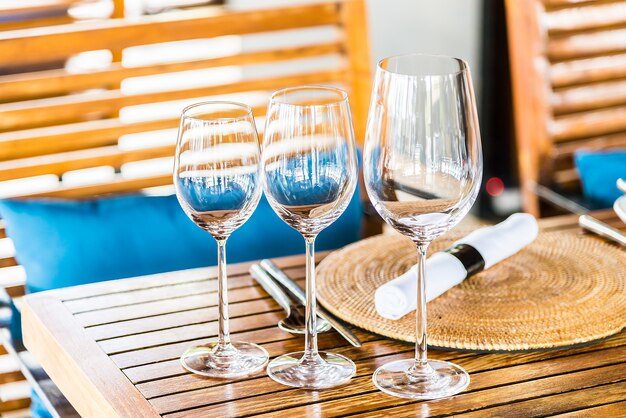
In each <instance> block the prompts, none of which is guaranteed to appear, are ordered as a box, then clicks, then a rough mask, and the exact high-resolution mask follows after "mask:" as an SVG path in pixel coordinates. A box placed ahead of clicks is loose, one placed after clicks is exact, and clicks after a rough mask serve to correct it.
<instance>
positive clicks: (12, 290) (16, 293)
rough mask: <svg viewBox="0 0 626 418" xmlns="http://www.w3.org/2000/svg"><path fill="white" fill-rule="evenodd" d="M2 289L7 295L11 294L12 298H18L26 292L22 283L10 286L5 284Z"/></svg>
mask: <svg viewBox="0 0 626 418" xmlns="http://www.w3.org/2000/svg"><path fill="white" fill-rule="evenodd" d="M4 290H5V291H6V292H7V294H8V295H9V296H11V298H12V299H15V298H20V297H22V296H24V295H25V294H26V289H25V288H24V283H20V284H12V285H10V286H6V287H5V288H4Z"/></svg>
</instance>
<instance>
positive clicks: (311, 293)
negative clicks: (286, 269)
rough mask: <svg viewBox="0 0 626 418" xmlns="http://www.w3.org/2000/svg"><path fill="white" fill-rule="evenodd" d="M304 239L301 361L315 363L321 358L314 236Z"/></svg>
mask: <svg viewBox="0 0 626 418" xmlns="http://www.w3.org/2000/svg"><path fill="white" fill-rule="evenodd" d="M305 241H306V315H305V318H306V332H305V334H304V350H305V351H304V357H302V360H301V362H302V363H317V362H319V361H320V360H321V359H320V357H319V354H318V350H317V302H316V299H315V236H309V237H305Z"/></svg>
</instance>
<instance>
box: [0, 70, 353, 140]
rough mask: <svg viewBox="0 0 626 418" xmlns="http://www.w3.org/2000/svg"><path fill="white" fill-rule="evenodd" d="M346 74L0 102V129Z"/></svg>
mask: <svg viewBox="0 0 626 418" xmlns="http://www.w3.org/2000/svg"><path fill="white" fill-rule="evenodd" d="M345 76H346V75H345V71H341V70H330V71H321V72H312V73H304V74H297V75H290V76H283V77H275V78H263V79H254V80H244V81H239V82H234V83H228V84H221V85H216V86H209V87H196V88H190V89H183V90H173V91H163V92H156V93H145V94H137V95H124V94H123V93H122V92H121V91H119V90H112V91H106V92H102V93H100V94H97V95H93V96H91V95H73V96H64V97H56V98H50V99H39V100H29V101H25V102H17V103H9V104H2V105H0V130H9V129H26V128H30V127H39V126H44V125H48V124H63V123H71V122H77V121H80V119H81V118H84V117H85V116H86V115H85V109H89V115H91V116H90V117H93V118H97V117H100V118H101V117H102V116H106V115H111V114H113V113H116V112H117V111H119V110H120V109H121V108H122V107H125V106H133V105H141V104H149V103H156V102H165V101H171V100H182V99H190V98H193V97H205V96H214V95H222V94H229V93H241V92H246V91H259V90H270V91H271V90H275V89H279V88H282V87H289V86H297V85H303V84H320V83H336V82H341V81H344V80H345ZM44 110H45V111H44ZM181 110H182V109H181Z"/></svg>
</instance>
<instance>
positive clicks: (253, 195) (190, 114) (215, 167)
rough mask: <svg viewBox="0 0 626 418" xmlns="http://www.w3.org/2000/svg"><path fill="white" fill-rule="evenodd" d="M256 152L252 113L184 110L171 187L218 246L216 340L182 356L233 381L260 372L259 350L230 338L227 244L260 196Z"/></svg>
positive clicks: (214, 105)
mask: <svg viewBox="0 0 626 418" xmlns="http://www.w3.org/2000/svg"><path fill="white" fill-rule="evenodd" d="M260 170H261V166H260V149H259V142H258V138H257V132H256V127H255V125H254V118H253V117H252V111H251V109H250V108H249V107H248V106H246V105H242V104H238V103H231V102H206V103H199V104H196V105H192V106H189V107H187V108H185V110H184V111H183V115H182V117H181V121H180V129H179V132H178V142H177V145H176V158H175V164H174V185H175V187H176V196H177V197H178V201H179V202H180V205H181V206H182V208H183V210H184V211H185V213H186V214H187V216H189V218H191V219H192V220H193V221H194V222H195V223H196V224H197V225H198V226H199V227H200V228H202V229H204V230H205V231H207V232H208V233H210V234H211V235H212V236H213V237H214V238H215V240H216V241H217V244H218V246H217V248H218V278H217V281H218V295H219V323H218V338H217V340H216V341H211V342H209V343H207V344H204V345H202V346H198V347H192V348H190V349H189V350H187V351H186V352H185V353H184V354H183V355H182V357H181V362H182V364H183V366H184V367H185V368H186V369H187V370H189V371H191V372H193V373H197V374H201V375H205V376H212V377H225V378H235V377H241V376H246V375H249V374H252V373H256V372H258V371H260V370H262V369H263V367H264V366H265V364H266V363H267V360H268V355H267V352H266V351H265V349H263V348H262V347H260V346H258V345H255V344H251V343H246V342H235V341H231V340H230V332H229V327H228V292H227V281H226V240H227V239H228V237H229V236H230V234H232V233H233V231H235V230H236V229H237V228H238V227H240V226H241V225H243V223H244V222H246V220H248V218H249V217H250V215H252V212H254V209H255V208H256V206H257V204H258V203H259V199H260V198H261V193H262V191H261V186H260Z"/></svg>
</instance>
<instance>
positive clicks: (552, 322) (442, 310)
mask: <svg viewBox="0 0 626 418" xmlns="http://www.w3.org/2000/svg"><path fill="white" fill-rule="evenodd" d="M457 229H458V228H457ZM463 229H464V228H461V230H458V231H457V230H455V231H453V232H452V234H448V235H446V236H444V237H442V238H440V239H438V240H436V241H434V242H433V244H432V245H431V247H430V249H429V253H433V252H435V251H439V250H442V249H445V248H447V247H449V246H450V245H451V244H452V243H453V242H454V241H455V240H456V239H458V238H459V237H460V236H464V235H465V234H467V232H468V231H467V230H463ZM416 258H417V252H416V249H415V247H414V245H413V243H412V242H411V241H409V240H408V239H406V238H405V237H403V236H400V235H397V234H393V235H379V236H376V237H372V238H369V239H366V240H363V241H360V242H358V243H355V244H351V245H349V246H347V247H344V248H343V249H341V250H338V251H336V252H333V253H332V254H330V255H329V256H328V257H326V259H324V260H323V261H322V263H321V264H320V265H319V267H318V270H317V289H318V299H319V301H320V303H321V304H322V305H324V307H326V308H327V309H328V310H329V311H331V312H332V313H334V314H335V315H336V316H338V317H339V318H341V319H343V320H344V321H346V322H348V323H351V324H353V325H356V326H357V327H359V328H363V329H365V330H368V331H371V332H374V333H376V334H379V335H383V336H386V337H390V338H393V339H396V340H402V341H411V342H414V341H415V314H414V313H410V314H408V315H406V316H404V317H403V318H401V319H399V320H397V321H392V320H388V319H385V318H383V317H381V316H379V315H378V314H377V313H376V309H375V308H374V291H375V290H376V288H377V287H378V286H380V285H382V284H383V283H385V282H386V281H388V280H391V279H392V278H395V277H397V276H399V275H400V274H402V273H404V272H405V271H407V270H408V269H409V268H410V267H411V266H412V265H413V264H415V263H416ZM625 327H626V252H625V251H624V250H621V249H620V248H617V247H616V246H613V245H610V244H607V243H604V242H602V241H600V240H598V239H593V238H589V237H585V236H584V235H580V234H576V233H574V232H566V231H555V232H542V233H541V234H540V235H539V237H538V238H537V240H536V241H535V242H533V243H532V244H531V245H529V246H528V247H526V248H525V249H524V250H522V251H520V252H519V253H517V254H516V255H514V256H512V257H510V258H508V259H507V260H504V261H502V262H500V263H498V264H496V265H495V266H493V267H491V268H490V269H488V270H486V271H484V272H482V273H480V274H477V275H475V276H473V277H471V278H469V279H467V280H465V281H464V282H463V283H461V284H460V285H458V286H456V287H454V288H452V289H450V290H449V291H447V292H446V293H444V294H443V295H441V296H440V297H438V298H436V299H434V300H433V301H431V302H429V303H428V343H429V345H431V346H435V347H445V348H453V349H466V350H481V351H483V350H484V351H489V350H497V351H502V350H504V351H518V350H531V349H542V348H543V349H545V348H555V347H563V346H570V345H574V344H580V343H584V342H588V341H593V340H597V339H600V338H604V337H607V336H609V335H612V334H615V333H617V332H619V331H621V330H622V329H623V328H625Z"/></svg>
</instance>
